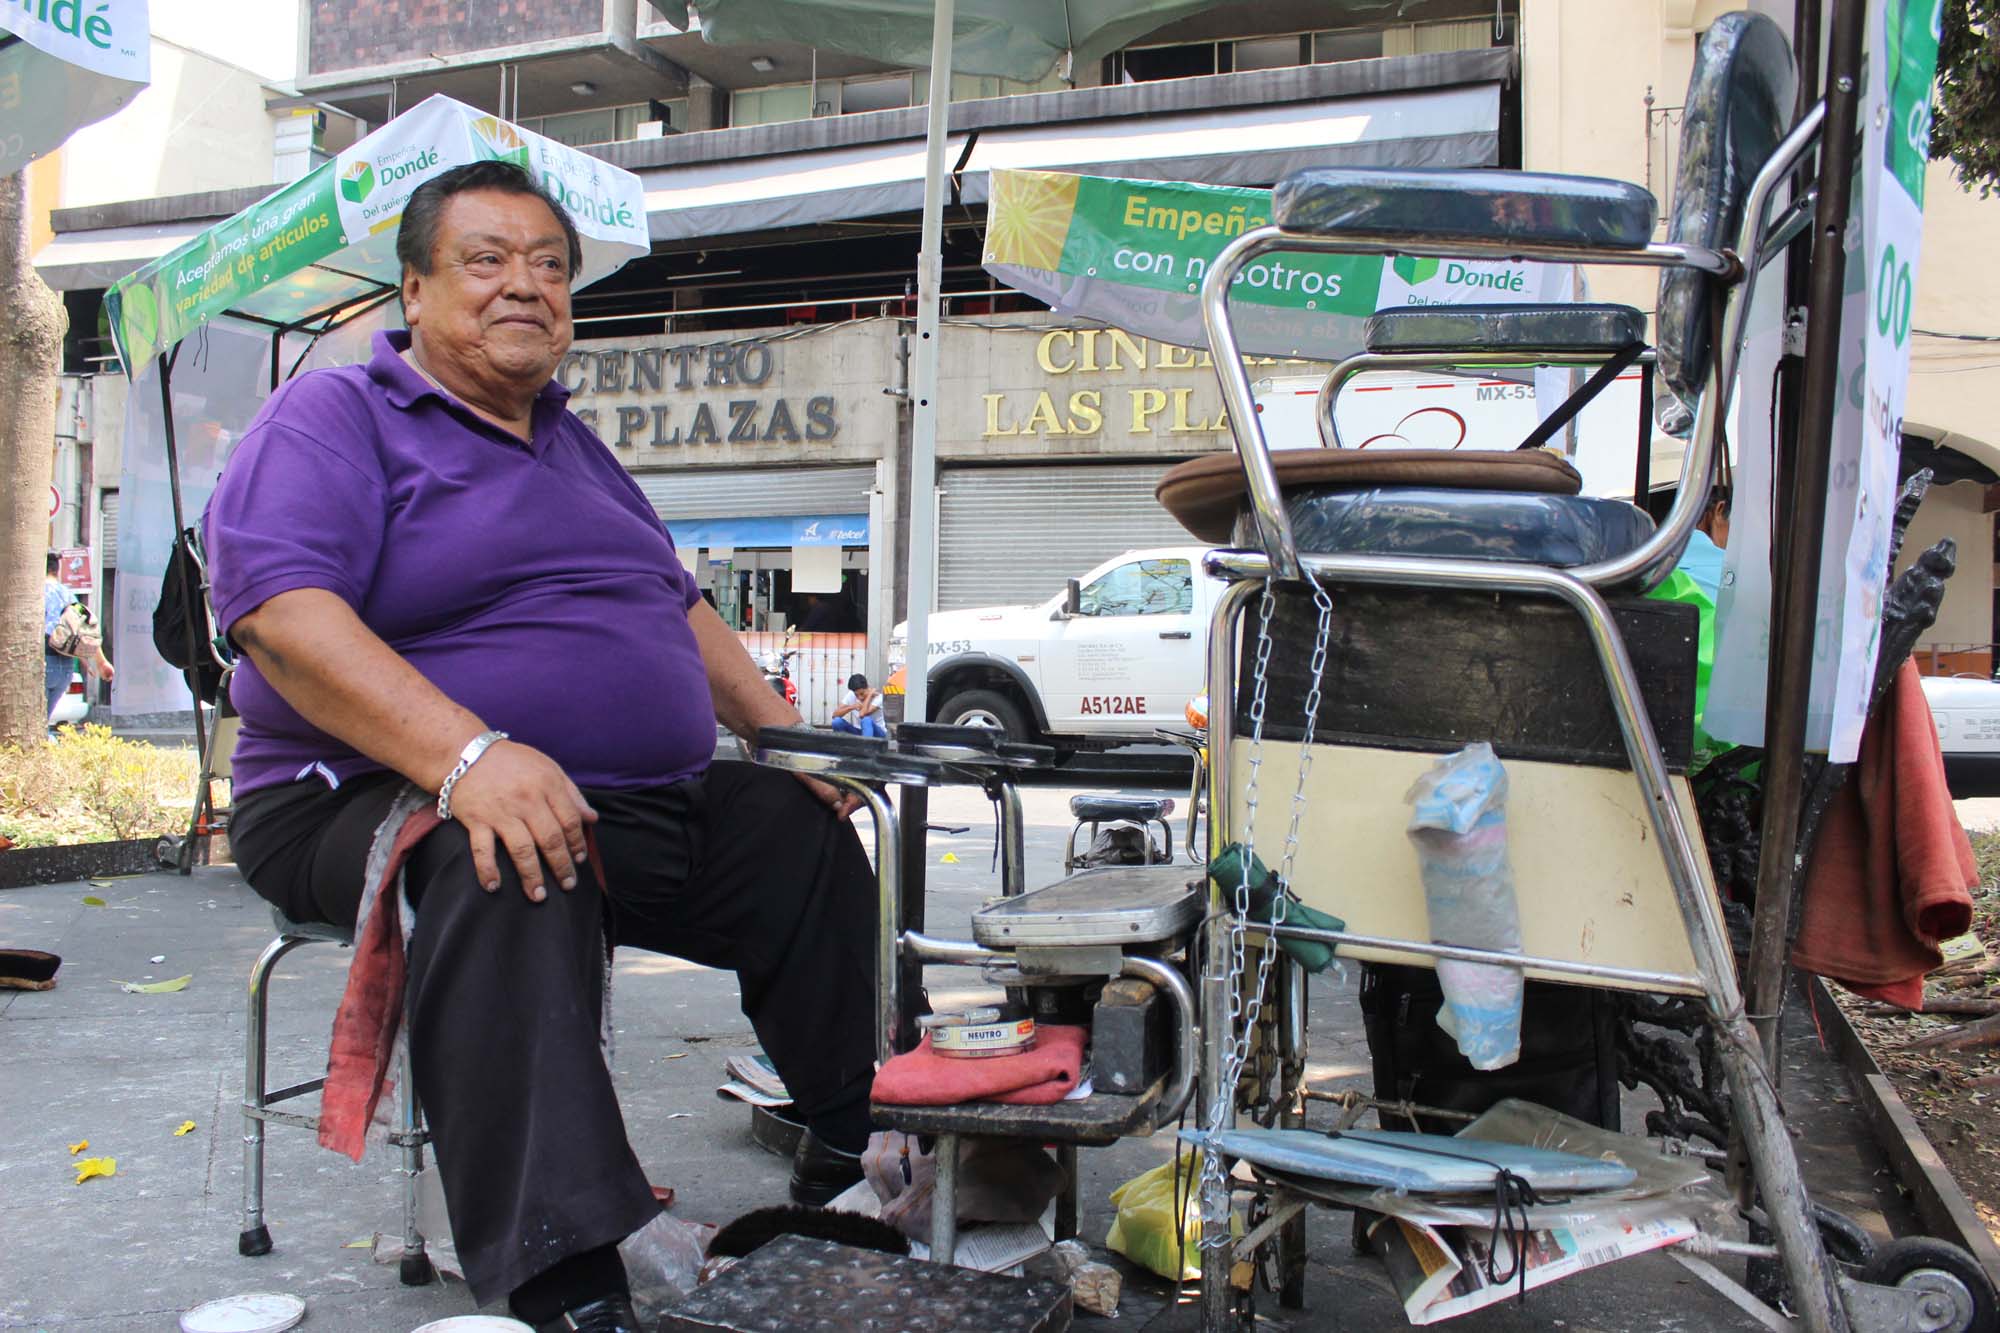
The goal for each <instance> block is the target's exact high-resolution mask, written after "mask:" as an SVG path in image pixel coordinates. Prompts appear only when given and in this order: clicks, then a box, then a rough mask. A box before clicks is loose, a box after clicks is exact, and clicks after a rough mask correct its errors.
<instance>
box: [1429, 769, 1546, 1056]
mask: <svg viewBox="0 0 2000 1333" xmlns="http://www.w3.org/2000/svg"><path fill="white" fill-rule="evenodd" d="M1403 799H1405V800H1407V801H1408V802H1410V804H1411V807H1412V809H1411V812H1410V824H1409V836H1410V841H1411V842H1412V843H1414V844H1415V845H1416V849H1417V864H1418V867H1419V869H1420V870H1421V871H1422V874H1423V880H1424V901H1425V903H1426V904H1427V905H1428V907H1429V909H1430V921H1431V941H1432V942H1433V943H1435V944H1456V945H1460V946H1462V947H1466V948H1477V949H1498V950H1502V951H1504V952H1508V953H1519V952H1520V951H1521V913H1520V908H1519V906H1518V905H1517V904H1516V902H1515V900H1514V872H1513V869H1512V867H1510V866H1509V865H1508V863H1507V811H1506V804H1507V770H1506V769H1504V768H1502V767H1501V766H1500V760H1499V757H1498V756H1496V755H1495V754H1494V753H1493V747H1492V746H1491V745H1489V744H1487V743H1486V742H1485V741H1480V742H1478V743H1477V744H1474V745H1468V746H1466V747H1465V748H1464V749H1463V750H1460V751H1459V752H1458V753H1457V754H1452V755H1446V756H1445V757H1444V758H1442V759H1440V760H1438V761H1437V763H1435V764H1433V765H1432V766H1431V768H1430V771H1429V772H1427V773H1425V774H1424V775H1423V776H1422V777H1420V778H1418V779H1417V781H1416V784H1415V785H1414V786H1412V787H1411V788H1410V790H1409V792H1408V794H1407V795H1406V796H1405V797H1404V798H1403ZM1437 972H1438V985H1439V986H1440V988H1441V989H1442V990H1443V991H1444V1006H1443V1007H1442V1008H1441V1009H1439V1010H1438V1016H1437V1021H1438V1026H1439V1027H1441V1028H1443V1029H1444V1030H1445V1031H1446V1032H1447V1033H1449V1034H1451V1037H1452V1039H1453V1040H1454V1041H1456V1042H1457V1043H1458V1050H1459V1054H1461V1055H1463V1056H1464V1057H1465V1058H1466V1059H1467V1060H1468V1061H1470V1062H1471V1064H1472V1067H1473V1068H1474V1069H1503V1068H1505V1067H1506V1066H1508V1065H1511V1064H1513V1063H1514V1062H1515V1061H1516V1060H1518V1059H1519V1058H1520V1056H1521V994H1522V981H1521V970H1520V969H1519V968H1515V967H1503V966H1500V965H1498V964H1494V963H1466V962H1459V961H1456V960H1453V959H1449V958H1440V959H1439V960H1438V964H1437Z"/></svg>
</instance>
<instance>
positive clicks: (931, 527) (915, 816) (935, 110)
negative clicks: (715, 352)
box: [896, 0, 956, 1041]
mask: <svg viewBox="0 0 2000 1333" xmlns="http://www.w3.org/2000/svg"><path fill="white" fill-rule="evenodd" d="M936 3H937V8H936V10H935V12H934V14H933V16H932V20H931V87H930V98H929V106H928V111H929V119H928V122H927V124H926V127H925V131H924V214H923V232H922V240H921V242H920V244H919V248H918V250H917V345H916V347H915V348H914V349H912V350H913V354H912V355H911V357H910V400H911V401H910V409H911V416H910V541H909V551H910V557H909V569H908V571H907V575H908V584H907V587H906V594H907V599H908V611H907V614H906V616H905V619H906V622H907V625H908V628H907V631H906V633H905V635H904V640H903V653H904V666H903V719H904V721H906V722H925V721H928V720H929V718H930V679H929V677H930V647H931V641H930V617H931V607H932V605H933V603H935V602H936V600H937V596H936V594H937V420H938V400H937V387H938V318H939V307H940V306H941V305H942V304H943V297H944V198H945V185H946V168H945V158H944V151H945V146H946V145H945V131H946V121H947V116H948V114H949V112H950V109H951V39H952V32H953V25H954V20H955V17H956V16H955V12H954V11H955V8H956V6H955V4H954V0H936ZM898 804H899V805H900V806H901V810H902V822H903V827H904V829H905V830H907V835H906V836H905V837H904V839H903V842H902V848H901V852H902V856H901V860H902V870H903V922H902V924H903V929H904V930H906V931H921V930H922V929H923V928H924V881H925V878H926V875H927V870H928V867H927V865H926V845H927V841H928V839H927V837H926V833H925V830H926V829H927V828H928V827H929V822H930V791H929V789H927V788H925V787H920V786H911V787H904V788H902V790H901V800H900V801H899V802H898ZM898 968H899V969H900V972H901V976H900V980H901V986H900V988H899V992H898V993H899V995H900V996H901V1002H902V1010H903V1012H902V1013H901V1014H900V1015H898V1021H897V1029H896V1030H897V1032H898V1034H899V1035H900V1036H901V1037H902V1038H903V1039H904V1040H905V1041H908V1040H911V1039H912V1038H913V1036H914V1032H915V1027H914V1024H913V1023H912V1021H911V1015H913V1014H914V1013H915V1012H916V1009H917V1006H919V1005H920V1004H922V1003H923V994H924V990H923V982H924V971H923V965H922V964H921V963H918V962H914V961H911V962H899V963H898Z"/></svg>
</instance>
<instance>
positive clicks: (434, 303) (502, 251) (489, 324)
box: [403, 190, 573, 390]
mask: <svg viewBox="0 0 2000 1333" xmlns="http://www.w3.org/2000/svg"><path fill="white" fill-rule="evenodd" d="M572 276H573V275H572V274H571V273H570V271H569V242H568V239H567V238H566V237H565V236H564V235H563V229H562V225H561V224H560V223H559V222H557V221H556V217H555V214H553V213H551V212H550V211H549V207H548V205H547V204H545V203H543V202H542V201H541V200H540V199H537V198H535V197H534V196H532V195H519V194H502V193H500V192H498V191H495V190H468V191H466V192H465V193H463V194H455V195H453V196H452V197H451V198H450V199H448V200H446V201H445V206H444V210H443V212H442V214H441V215H440V216H439V218H438V236H437V248H436V249H435V250H434V251H433V253H432V255H431V271H430V272H429V273H427V274H424V273H416V272H414V271H412V272H409V273H407V274H405V275H404V279H403V305H404V316H405V318H406V319H407V320H408V322H409V325H410V328H411V330H412V334H413V336H414V337H415V338H416V339H417V341H418V342H419V344H420V348H421V351H422V353H423V355H424V357H425V359H426V361H428V362H430V363H431V364H432V366H433V368H434V369H440V370H441V369H443V368H446V367H449V368H450V369H453V370H456V371H457V372H458V373H459V374H460V375H462V376H465V377H467V378H469V379H471V380H472V381H473V382H475V383H477V384H482V385H494V386H511V387H514V388H518V389H523V390H539V389H540V388H541V387H542V386H543V385H544V384H547V383H548V381H549V378H550V377H551V376H552V375H554V374H555V369H556V365H557V364H558V363H559V362H560V361H561V360H562V357H563V353H564V352H566V351H568V350H569V344H570V337H571V335H572V332H573V329H572V326H571V324H570V301H569V284H570V279H571V277H572Z"/></svg>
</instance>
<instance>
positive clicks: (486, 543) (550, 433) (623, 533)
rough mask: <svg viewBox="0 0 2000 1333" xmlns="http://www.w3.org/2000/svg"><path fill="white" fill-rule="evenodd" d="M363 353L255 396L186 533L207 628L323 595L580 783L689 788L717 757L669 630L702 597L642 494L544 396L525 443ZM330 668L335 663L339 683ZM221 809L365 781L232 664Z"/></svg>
mask: <svg viewBox="0 0 2000 1333" xmlns="http://www.w3.org/2000/svg"><path fill="white" fill-rule="evenodd" d="M408 345H409V335H408V334H406V333H390V334H383V333H378V334H376V335H375V349H374V356H373V358H372V359H371V360H370V361H369V363H368V364H367V365H366V366H344V367H341V368H339V369H335V370H318V371H314V372H312V373H311V374H307V375H302V376H300V377H299V378H298V379H296V380H293V381H291V382H290V383H289V384H286V385H285V386H283V387H282V388H280V389H279V390H278V391H277V392H276V393H275V394H273V395H272V396H271V399H270V401H269V402H268V403H266V404H265V406H264V410H263V411H262V412H260V413H259V414H258V416H257V419H256V421H255V422H253V423H252V424H251V426H250V429H249V431H248V432H246V433H245V435H244V437H243V439H242V442H241V443H239V444H238V445H237V447H236V451H235V454H234V456H233V457H231V458H230V460H229V465H228V466H227V467H226V468H225V469H224V470H223V473H222V480H221V482H220V484H219V485H217V487H216V490H215V495H214V497H213V498H212V499H210V501H209V504H208V510H207V513H206V514H205V516H204V524H205V531H206V538H207V543H208V556H209V565H210V575H211V579H212V583H213V587H214V599H215V609H216V613H217V615H218V617H219V618H220V620H221V622H222V625H223V627H224V628H225V629H228V628H232V627H234V625H235V624H236V622H237V620H238V619H240V618H241V617H243V616H245V615H247V614H249V613H250V612H251V611H254V610H255V609H256V608H257V607H259V606H261V605H262V604H263V603H265V602H267V601H269V600H270V599H271V598H273V597H275V596H277V595H278V594H279V593H282V592H290V591H292V590H294V589H297V588H323V589H325V590H326V591H328V592H331V593H334V594H336V595H337V596H339V597H340V598H341V599H342V600H343V601H345V602H346V603H347V604H348V605H349V606H351V607H353V608H354V610H355V613H356V614H357V615H359V616H360V617H361V620H362V622H363V623H364V624H366V625H367V626H368V628H369V629H371V630H373V631H374V632H375V633H376V634H378V635H380V636H381V637H382V638H383V639H384V640H385V641H386V642H387V643H388V644H389V646H390V647H391V648H394V649H395V650H396V651H397V652H398V653H400V654H402V656H403V657H404V658H405V659H406V660H408V661H409V663H410V664H411V665H412V666H414V667H416V669H417V670H418V671H421V672H422V673H423V674H424V676H425V677H426V678H427V679H429V680H430V681H431V683H432V684H434V685H436V686H437V687H438V688H439V689H441V690H443V691H444V692H445V693H446V694H447V695H449V696H451V698H452V699H454V700H456V701H457V702H458V703H460V704H462V705H463V706H464V707H466V708H468V709H470V710H471V711H472V712H473V713H475V714H477V715H478V716H479V717H481V718H483V719H485V721H486V724H487V725H488V726H490V727H496V728H498V729H499V730H501V731H505V732H507V733H509V734H510V735H511V736H512V737H513V739H515V740H516V741H519V742H521V743H523V744H525V745H531V746H533V747H535V748H536V749H538V750H541V751H542V752H543V753H545V754H547V755H549V756H550V757H551V758H553V759H554V760H555V761H556V762H557V763H558V764H560V765H562V767H563V769H564V771H566V772H567V773H568V774H569V776H570V778H571V780H572V781H574V782H575V783H576V784H577V785H578V786H583V787H612V788H630V787H643V786H649V785H652V784H655V783H665V782H674V781H678V780H679V779H681V778H686V777H691V776H693V775H695V774H697V773H700V772H701V771H702V770H703V769H705V768H706V767H707V765H708V761H709V757H710V756H711V755H712V754H713V753H714V750H715V712H714V708H713V706H712V705H711V703H710V701H709V693H708V677H707V673H706V672H705V671H704V669H703V667H702V662H701V654H700V651H699V650H698V648H697V647H696V644H695V638H694V631H693V630H692V628H690V626H689V625H688V619H687V613H688V610H689V609H690V608H691V607H693V606H694V604H695V603H696V602H697V601H699V600H700V598H701V594H700V592H699V591H698V590H697V589H696V588H695V586H694V581H693V580H692V579H691V578H689V577H688V574H687V571H686V570H685V569H684V568H683V567H682V565H681V562H680V558H679V557H678V556H677V555H676V554H675V553H674V546H673V542H672V541H671V539H669V538H668V536H667V533H666V529H665V528H664V527H662V526H661V523H660V520H659V518H658V517H657V516H656V515H655V514H654V512H653V508H652V506H651V505H650V504H648V503H647V501H646V497H645V495H644V494H643V493H642V492H641V491H640V490H639V487H638V486H637V485H636V484H635V483H634V482H633V480H632V478H631V477H630V476H629V475H628V474H627V473H626V471H625V469H624V468H622V467H620V466H619V465H618V460H617V459H615V458H613V457H612V455H611V451H610V450H608V449H606V448H605V447H604V444H603V442H602V441H600V440H599V439H598V438H597V437H596V436H595V435H594V434H592V433H591V431H590V430H589V429H588V428H587V427H586V426H584V424H583V423H582V422H580V421H578V420H577V419H576V417H574V416H573V415H571V414H570V412H569V410H568V408H567V407H566V406H565V403H566V401H567V400H568V397H569V393H568V391H567V390H566V389H564V388H563V387H562V386H561V385H560V384H556V383H550V384H549V385H547V386H546V387H545V388H543V389H542V391H541V393H540V394H539V395H538V396H537V398H536V400H535V407H534V415H533V438H532V439H531V440H530V441H528V442H527V443H525V444H524V443H523V442H522V441H521V440H520V439H519V438H517V437H515V436H512V435H510V434H508V433H507V432H506V431H503V430H501V429H500V428H499V427H497V426H493V425H490V424H488V423H487V422H485V421H482V420H480V419H479V418H478V417H476V416H474V415H473V414H472V413H471V412H469V411H468V410H466V409H465V408H464V407H462V406H460V405H458V404H456V403H454V402H451V401H449V400H447V399H446V397H445V395H444V394H442V393H441V392H439V391H438V390H437V389H436V388H434V387H432V385H431V384H430V382H429V381H427V380H426V379H424V378H423V377H422V376H421V375H419V374H418V373H417V372H416V370H415V369H414V368H413V367H411V366H410V365H409V364H408V363H407V362H405V361H404V360H403V359H402V357H401V356H399V355H398V353H399V352H400V351H401V350H402V349H403V348H405V347H407V346H408ZM337 666H338V664H336V668H337ZM230 699H231V701H232V702H234V704H235V705H236V709H237V711H238V712H240V713H241V714H242V715H243V725H242V733H241V739H240V740H239V741H238V743H237V749H236V757H235V765H234V767H235V774H236V787H237V790H238V791H245V792H247V791H254V790H256V789H258V788H260V787H269V786H273V785H275V784H278V783H284V782H289V781H292V780H293V779H296V778H300V777H304V776H308V775H310V774H313V773H314V772H316V771H317V769H316V767H315V766H317V765H324V768H325V770H326V772H329V773H331V774H332V775H333V777H334V778H336V779H339V780H345V779H347V778H349V777H352V776H353V775H355V774H357V773H365V772H370V771H376V770H379V769H380V768H381V765H380V764H377V763H375V762H374V761H373V760H371V759H368V758H365V757H364V756H362V755H360V754H357V753H356V752H355V751H354V750H353V749H351V748H350V747H348V746H347V745H344V744H342V743H341V742H340V741H337V740H335V739H334V738H333V737H331V736H329V735H327V734H326V733H325V732H323V731H320V730H319V729H318V728H316V727H314V726H313V725H312V724H311V723H309V722H307V721H306V720H305V719H304V718H302V717H300V716H299V714H298V713H297V712H296V711H294V710H293V708H292V707H291V705H289V704H287V703H286V702H285V701H284V699H282V698H281V697H279V695H278V692H277V691H276V690H275V689H273V688H272V687H271V684H270V682H269V681H267V680H266V679H265V678H264V676H263V675H262V673H260V672H259V671H258V670H257V667H256V664H255V663H253V662H251V661H250V660H249V659H248V658H247V657H246V658H243V659H241V660H240V664H239V665H238V667H237V669H236V676H235V679H234V683H233V684H232V686H231V688H230Z"/></svg>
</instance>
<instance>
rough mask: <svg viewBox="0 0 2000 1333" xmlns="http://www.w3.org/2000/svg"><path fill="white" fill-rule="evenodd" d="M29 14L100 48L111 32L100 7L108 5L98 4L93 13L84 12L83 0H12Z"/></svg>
mask: <svg viewBox="0 0 2000 1333" xmlns="http://www.w3.org/2000/svg"><path fill="white" fill-rule="evenodd" d="M12 3H13V5H14V6H15V7H18V8H19V9H20V10H21V11H22V12H23V13H25V14H27V16H28V17H29V18H34V19H40V20H41V21H42V22H44V23H46V24H48V25H49V26H50V27H51V28H54V29H55V30H56V31H57V32H62V33H68V34H69V35H70V36H71V37H80V38H82V39H83V40H84V41H86V42H89V43H90V44H91V45H92V46H94V47H96V48H97V49H98V50H100V51H109V50H110V49H111V42H112V38H113V36H114V34H113V32H112V30H111V20H110V19H109V18H108V17H106V15H105V13H104V11H105V10H107V9H109V8H110V6H109V5H106V4H101V3H100V4H98V5H97V6H96V12H95V13H86V12H85V10H86V9H87V8H89V6H87V5H86V4H85V0H12Z"/></svg>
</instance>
